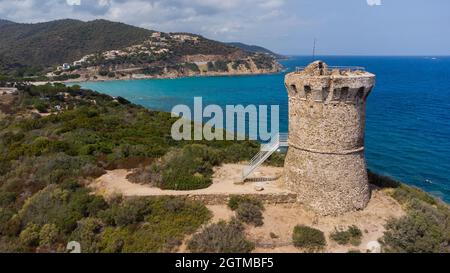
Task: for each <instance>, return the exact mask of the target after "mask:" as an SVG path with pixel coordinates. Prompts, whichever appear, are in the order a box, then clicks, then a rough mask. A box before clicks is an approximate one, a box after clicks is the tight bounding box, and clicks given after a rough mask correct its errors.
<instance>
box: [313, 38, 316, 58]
mask: <svg viewBox="0 0 450 273" xmlns="http://www.w3.org/2000/svg"><path fill="white" fill-rule="evenodd" d="M316 43H317V39H316V38H314V46H313V61H315V60H316Z"/></svg>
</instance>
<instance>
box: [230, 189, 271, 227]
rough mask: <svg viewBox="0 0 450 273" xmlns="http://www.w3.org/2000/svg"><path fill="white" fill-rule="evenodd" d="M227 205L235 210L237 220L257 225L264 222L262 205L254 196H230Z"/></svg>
mask: <svg viewBox="0 0 450 273" xmlns="http://www.w3.org/2000/svg"><path fill="white" fill-rule="evenodd" d="M228 207H229V208H230V209H231V210H233V211H235V212H236V217H237V219H238V220H239V221H242V222H244V223H246V224H251V225H254V226H257V227H259V226H262V225H263V224H264V222H263V220H264V217H263V211H264V205H263V204H262V202H261V201H260V200H258V199H256V198H252V197H248V196H232V197H231V198H230V200H229V201H228Z"/></svg>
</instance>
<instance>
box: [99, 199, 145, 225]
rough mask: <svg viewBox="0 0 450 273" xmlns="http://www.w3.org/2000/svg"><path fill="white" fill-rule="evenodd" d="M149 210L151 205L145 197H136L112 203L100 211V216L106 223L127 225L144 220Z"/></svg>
mask: <svg viewBox="0 0 450 273" xmlns="http://www.w3.org/2000/svg"><path fill="white" fill-rule="evenodd" d="M150 212H151V205H150V204H149V201H148V200H147V199H145V198H137V199H131V200H126V201H123V202H122V203H120V204H115V205H113V206H112V207H111V208H110V209H109V210H106V211H103V212H101V213H100V217H101V218H102V219H104V220H105V222H106V223H109V224H111V225H115V226H128V225H131V224H135V223H139V222H142V221H144V218H145V216H146V215H147V214H149V213H150Z"/></svg>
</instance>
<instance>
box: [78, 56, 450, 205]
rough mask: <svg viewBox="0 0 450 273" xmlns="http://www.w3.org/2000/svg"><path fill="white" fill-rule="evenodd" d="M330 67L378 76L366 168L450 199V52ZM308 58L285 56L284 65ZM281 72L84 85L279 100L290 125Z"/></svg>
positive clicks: (123, 91)
mask: <svg viewBox="0 0 450 273" xmlns="http://www.w3.org/2000/svg"><path fill="white" fill-rule="evenodd" d="M320 59H322V60H324V61H325V62H327V63H328V64H329V65H339V66H341V65H342V66H347V65H350V66H364V67H365V68H366V69H367V70H368V71H370V72H372V73H375V74H376V75H377V85H376V88H375V89H374V91H373V92H372V94H371V96H370V97H369V101H368V105H367V131H366V154H367V160H368V165H369V168H370V169H372V170H373V171H376V172H378V173H380V174H383V175H387V176H390V177H393V178H396V179H398V180H401V181H403V182H405V183H407V184H410V185H414V186H417V187H419V188H422V189H424V190H426V191H428V192H430V193H432V194H434V195H435V196H438V197H440V198H442V199H444V200H445V201H447V202H450V57H348V56H346V57H344V56H339V57H338V56H321V57H320ZM311 61H312V60H311V57H292V58H290V59H288V60H285V61H282V64H283V65H284V66H285V67H286V69H287V71H286V72H289V71H292V70H293V69H295V67H296V66H305V65H307V64H308V63H309V62H311ZM284 74H285V73H280V74H275V75H257V76H233V77H198V78H182V79H164V80H135V81H110V82H86V83H82V84H81V85H82V86H83V87H85V88H90V89H93V90H97V91H99V92H102V93H106V94H109V95H112V96H122V97H124V98H126V99H128V100H130V101H132V102H134V103H136V104H140V105H143V106H145V107H148V108H150V109H155V110H162V111H167V112H169V111H171V110H172V107H173V106H175V105H177V104H186V105H192V104H193V97H195V96H198V97H203V103H204V104H205V105H207V104H218V105H221V106H225V105H236V104H242V105H249V104H255V105H280V110H281V111H280V112H281V113H280V127H281V128H280V131H282V132H283V131H284V132H287V131H288V120H287V118H288V101H287V99H288V98H287V93H286V90H285V87H284Z"/></svg>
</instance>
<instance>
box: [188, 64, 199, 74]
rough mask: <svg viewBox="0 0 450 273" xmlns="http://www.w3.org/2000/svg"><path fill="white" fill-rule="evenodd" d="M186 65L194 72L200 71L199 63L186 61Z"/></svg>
mask: <svg viewBox="0 0 450 273" xmlns="http://www.w3.org/2000/svg"><path fill="white" fill-rule="evenodd" d="M185 67H186V68H187V69H189V70H191V71H193V72H200V69H199V68H198V65H197V64H195V63H186V64H185Z"/></svg>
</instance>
